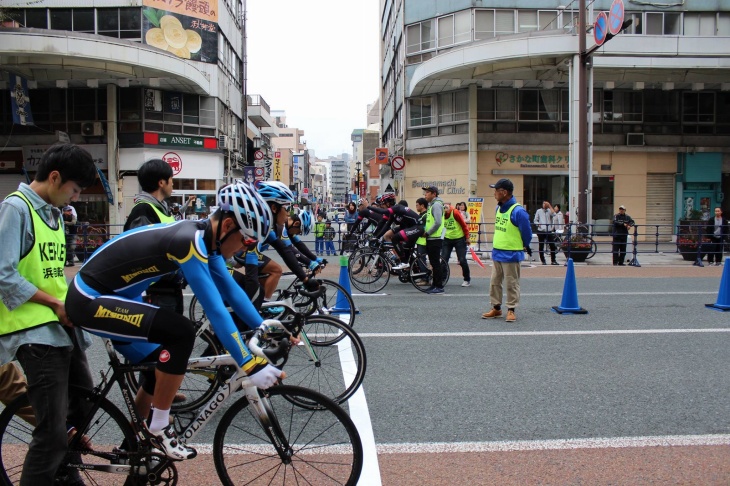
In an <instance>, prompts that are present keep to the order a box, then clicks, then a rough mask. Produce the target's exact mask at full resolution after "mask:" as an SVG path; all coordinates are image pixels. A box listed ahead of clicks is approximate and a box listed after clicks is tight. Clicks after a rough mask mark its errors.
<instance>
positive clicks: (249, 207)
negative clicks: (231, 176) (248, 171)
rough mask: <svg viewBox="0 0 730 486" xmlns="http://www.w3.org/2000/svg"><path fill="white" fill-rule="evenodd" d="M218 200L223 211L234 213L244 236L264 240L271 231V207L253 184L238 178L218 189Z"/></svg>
mask: <svg viewBox="0 0 730 486" xmlns="http://www.w3.org/2000/svg"><path fill="white" fill-rule="evenodd" d="M217 201H218V207H220V209H221V211H223V212H227V213H233V215H234V216H235V218H236V222H237V223H238V226H239V227H240V230H239V231H240V232H241V234H242V235H243V236H246V237H248V238H256V239H257V240H258V241H264V239H265V238H266V236H267V235H268V234H269V232H270V231H271V224H272V221H273V220H274V218H273V216H272V215H271V209H270V208H269V205H268V204H266V201H264V199H263V198H262V197H261V196H260V195H259V194H258V192H256V189H254V188H253V186H251V185H249V184H246V183H244V182H243V181H240V180H236V181H235V182H233V183H231V184H228V185H227V186H223V187H221V188H220V189H219V190H218V198H217Z"/></svg>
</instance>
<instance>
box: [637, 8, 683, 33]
mask: <svg viewBox="0 0 730 486" xmlns="http://www.w3.org/2000/svg"><path fill="white" fill-rule="evenodd" d="M681 27H682V23H681V15H680V14H678V13H664V12H647V13H646V31H645V34H647V35H680V34H681Z"/></svg>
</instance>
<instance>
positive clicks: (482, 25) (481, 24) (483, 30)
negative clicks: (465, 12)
mask: <svg viewBox="0 0 730 486" xmlns="http://www.w3.org/2000/svg"><path fill="white" fill-rule="evenodd" d="M514 24H515V13H514V11H513V10H476V11H475V12H474V25H475V28H474V37H475V39H477V40H478V39H491V38H492V37H496V36H498V35H504V34H514V33H515V25H514Z"/></svg>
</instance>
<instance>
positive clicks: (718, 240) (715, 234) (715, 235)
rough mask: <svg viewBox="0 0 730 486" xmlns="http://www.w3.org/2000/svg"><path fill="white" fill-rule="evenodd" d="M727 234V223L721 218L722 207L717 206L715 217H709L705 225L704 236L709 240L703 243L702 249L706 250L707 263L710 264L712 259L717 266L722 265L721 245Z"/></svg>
mask: <svg viewBox="0 0 730 486" xmlns="http://www.w3.org/2000/svg"><path fill="white" fill-rule="evenodd" d="M727 235H728V225H727V224H726V222H725V220H723V219H722V209H721V208H719V207H717V208H715V217H714V218H711V219H710V220H709V221H708V222H707V226H706V227H705V237H706V238H709V240H710V242H709V243H705V244H704V245H703V249H704V250H705V251H706V252H707V264H708V265H712V263H713V261H714V262H715V265H717V266H720V265H722V253H723V246H724V244H725V239H726V238H727Z"/></svg>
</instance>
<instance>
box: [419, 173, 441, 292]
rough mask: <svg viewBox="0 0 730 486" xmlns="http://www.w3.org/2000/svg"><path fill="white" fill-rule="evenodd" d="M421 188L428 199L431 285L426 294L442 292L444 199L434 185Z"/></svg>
mask: <svg viewBox="0 0 730 486" xmlns="http://www.w3.org/2000/svg"><path fill="white" fill-rule="evenodd" d="M422 189H423V191H424V192H423V197H424V198H425V199H426V201H428V210H427V211H426V227H425V233H424V234H425V236H426V253H427V254H428V261H429V263H431V269H432V271H433V286H432V287H431V288H430V289H429V290H427V291H426V293H428V294H443V293H444V272H443V269H442V268H441V248H442V246H443V241H444V240H443V238H444V220H443V215H444V201H443V200H442V199H441V198H440V197H439V190H438V188H437V187H436V186H428V187H424V188H422Z"/></svg>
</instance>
